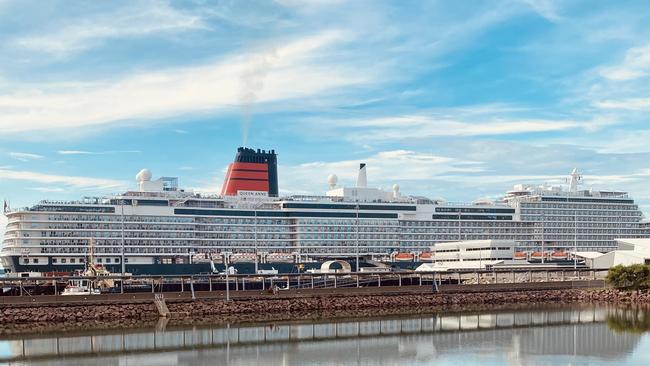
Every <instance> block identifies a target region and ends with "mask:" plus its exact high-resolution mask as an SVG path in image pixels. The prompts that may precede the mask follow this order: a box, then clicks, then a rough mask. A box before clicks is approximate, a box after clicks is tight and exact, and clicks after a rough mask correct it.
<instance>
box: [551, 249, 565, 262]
mask: <svg viewBox="0 0 650 366" xmlns="http://www.w3.org/2000/svg"><path fill="white" fill-rule="evenodd" d="M568 257H569V256H568V254H567V253H566V252H563V251H561V250H556V251H555V252H553V254H551V259H553V260H564V259H567V258H568Z"/></svg>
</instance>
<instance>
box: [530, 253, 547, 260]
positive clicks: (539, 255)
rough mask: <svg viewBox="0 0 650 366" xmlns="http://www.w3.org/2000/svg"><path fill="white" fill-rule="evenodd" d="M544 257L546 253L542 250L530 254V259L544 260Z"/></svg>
mask: <svg viewBox="0 0 650 366" xmlns="http://www.w3.org/2000/svg"><path fill="white" fill-rule="evenodd" d="M542 258H544V253H542V252H533V253H532V254H531V255H530V259H537V260H542Z"/></svg>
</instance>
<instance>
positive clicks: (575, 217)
mask: <svg viewBox="0 0 650 366" xmlns="http://www.w3.org/2000/svg"><path fill="white" fill-rule="evenodd" d="M576 268H578V211H577V210H576V211H575V212H574V213H573V269H576Z"/></svg>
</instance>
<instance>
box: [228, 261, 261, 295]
mask: <svg viewBox="0 0 650 366" xmlns="http://www.w3.org/2000/svg"><path fill="white" fill-rule="evenodd" d="M223 262H224V263H225V264H226V301H230V281H229V280H228V272H230V268H228V253H226V256H225V257H224V259H223ZM256 273H257V272H256Z"/></svg>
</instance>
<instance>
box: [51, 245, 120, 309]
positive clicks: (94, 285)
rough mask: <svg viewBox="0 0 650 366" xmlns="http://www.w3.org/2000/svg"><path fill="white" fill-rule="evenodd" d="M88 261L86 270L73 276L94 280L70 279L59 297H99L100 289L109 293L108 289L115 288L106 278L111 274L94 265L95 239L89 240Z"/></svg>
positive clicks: (103, 268)
mask: <svg viewBox="0 0 650 366" xmlns="http://www.w3.org/2000/svg"><path fill="white" fill-rule="evenodd" d="M88 247H89V250H88V252H89V253H88V260H87V261H86V269H85V270H84V271H83V272H81V271H80V270H78V271H76V272H75V276H79V277H95V279H93V280H91V279H86V278H83V279H71V280H69V281H68V284H67V285H66V287H65V288H64V289H63V292H62V293H61V295H64V296H70V295H99V294H101V289H104V290H107V291H110V289H112V288H114V287H115V281H114V280H112V279H110V278H102V277H108V276H110V275H111V273H110V272H109V271H108V270H107V269H106V267H104V266H103V265H101V264H97V263H95V239H94V238H90V243H89V245H88Z"/></svg>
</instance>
